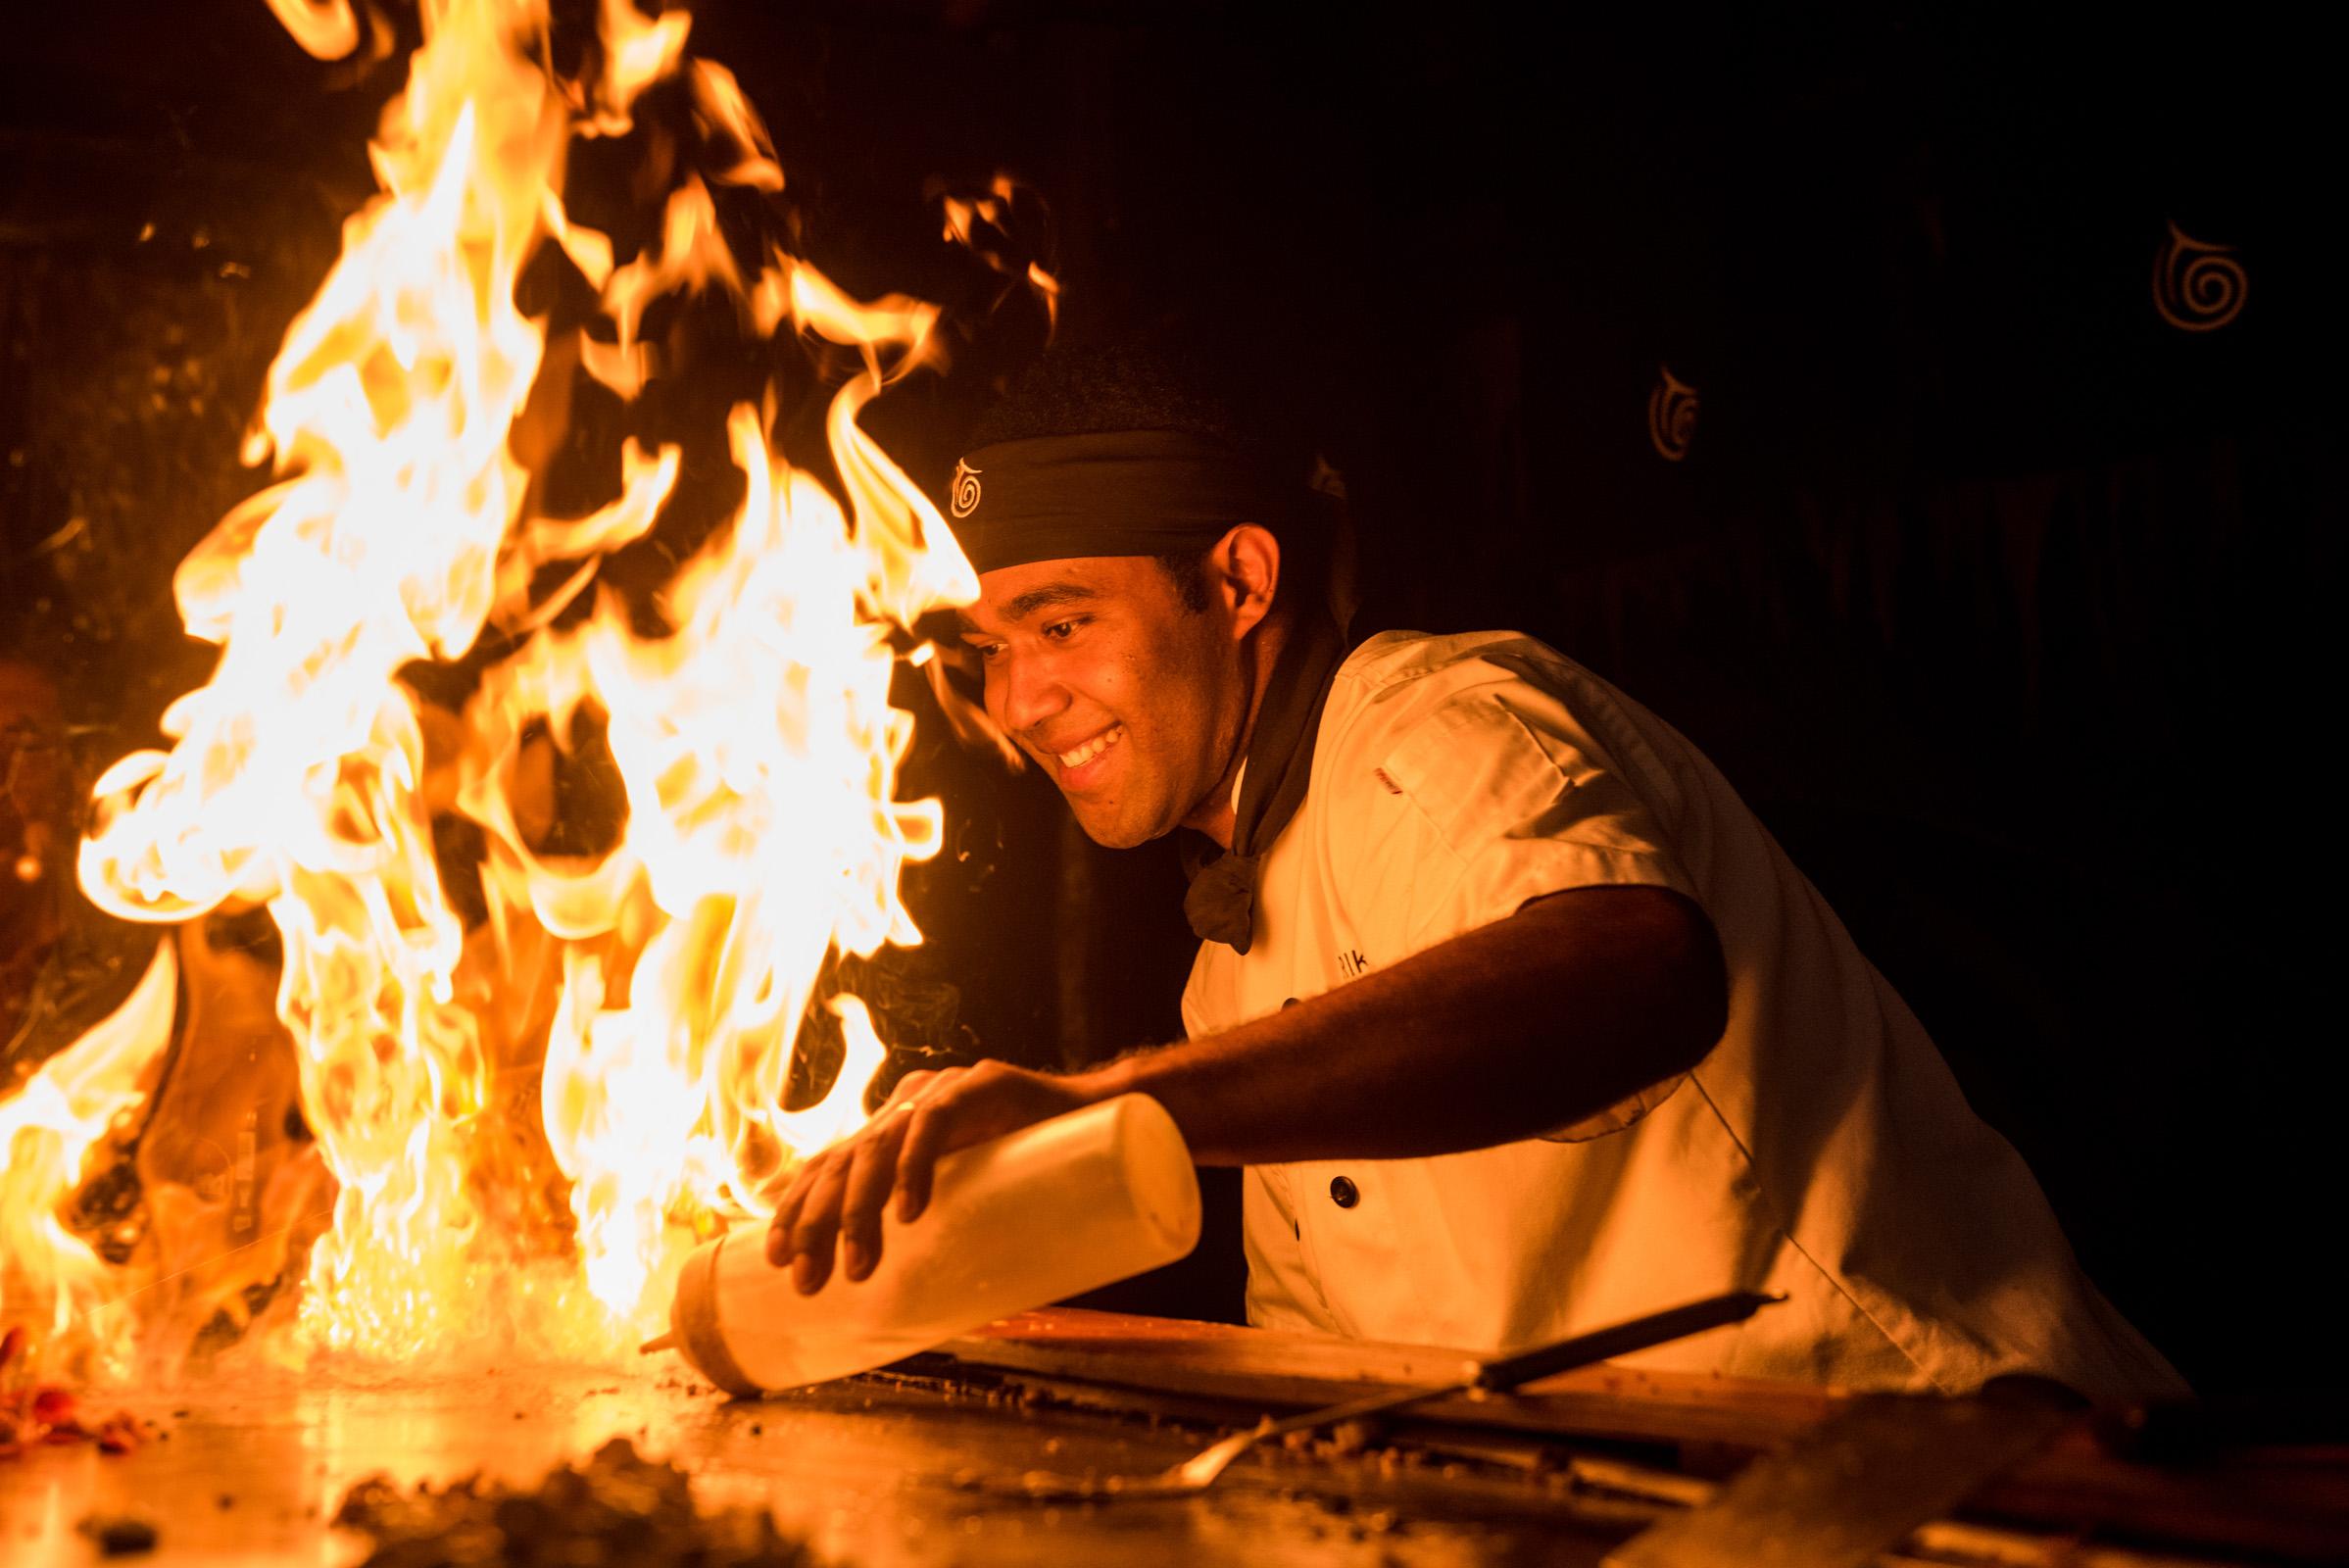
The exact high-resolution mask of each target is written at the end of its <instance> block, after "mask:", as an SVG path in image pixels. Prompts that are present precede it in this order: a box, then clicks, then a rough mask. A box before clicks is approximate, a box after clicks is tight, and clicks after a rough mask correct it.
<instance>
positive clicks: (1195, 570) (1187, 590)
mask: <svg viewBox="0 0 2349 1568" xmlns="http://www.w3.org/2000/svg"><path fill="white" fill-rule="evenodd" d="M1157 562H1158V566H1159V569H1160V570H1162V571H1164V572H1165V573H1166V575H1167V577H1168V579H1169V580H1171V581H1172V582H1173V583H1174V590H1175V599H1176V600H1177V602H1179V603H1180V604H1181V605H1182V607H1183V608H1184V609H1185V610H1186V611H1188V612H1190V613H1192V614H1194V615H1203V614H1205V613H1207V606H1208V605H1209V604H1210V603H1211V602H1212V600H1211V597H1210V596H1211V594H1212V592H1213V590H1212V589H1211V588H1210V587H1209V586H1208V583H1207V552H1206V551H1204V550H1178V551H1176V552H1174V553H1173V554H1172V555H1165V556H1160V557H1158V558H1157ZM1275 597H1278V596H1277V595H1276V596H1275Z"/></svg>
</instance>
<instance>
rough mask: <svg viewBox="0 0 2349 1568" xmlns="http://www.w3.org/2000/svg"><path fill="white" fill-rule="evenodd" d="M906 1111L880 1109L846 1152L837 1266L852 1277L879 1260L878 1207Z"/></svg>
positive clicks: (892, 1177)
mask: <svg viewBox="0 0 2349 1568" xmlns="http://www.w3.org/2000/svg"><path fill="white" fill-rule="evenodd" d="M908 1119H909V1113H908V1112H905V1111H891V1112H886V1113H884V1114H883V1115H882V1116H881V1117H880V1118H879V1119H878V1120H876V1121H875V1122H874V1123H873V1124H872V1125H871V1126H870V1127H868V1128H867V1129H865V1134H864V1136H863V1137H861V1138H859V1139H857V1140H856V1151H855V1152H853V1153H852V1154H851V1155H850V1156H849V1174H848V1183H847V1188H846V1197H845V1199H844V1200H843V1201H842V1204H841V1212H840V1267H841V1271H842V1272H843V1273H845V1274H846V1275H848V1277H849V1278H850V1279H852V1280H860V1279H863V1278H865V1277H866V1276H868V1275H870V1274H871V1273H872V1271H873V1268H874V1266H875V1265H876V1264H878V1263H879V1262H880V1261H881V1208H882V1205H883V1204H885V1203H887V1202H888V1201H889V1189H890V1186H891V1185H892V1184H893V1183H894V1182H895V1181H896V1179H897V1166H898V1148H899V1146H900V1145H902V1144H903V1143H904V1142H905V1123H906V1121H907V1120H908Z"/></svg>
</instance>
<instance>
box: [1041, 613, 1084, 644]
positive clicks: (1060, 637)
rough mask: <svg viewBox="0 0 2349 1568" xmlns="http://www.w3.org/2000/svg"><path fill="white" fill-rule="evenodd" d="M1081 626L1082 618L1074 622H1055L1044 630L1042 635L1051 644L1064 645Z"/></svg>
mask: <svg viewBox="0 0 2349 1568" xmlns="http://www.w3.org/2000/svg"><path fill="white" fill-rule="evenodd" d="M1083 624H1084V621H1083V618H1082V617H1079V618H1077V619H1075V620H1055V621H1053V622H1052V624H1051V625H1049V626H1047V627H1045V628H1044V635H1045V636H1046V637H1048V638H1050V639H1051V640H1052V641H1053V642H1056V643H1064V642H1066V641H1068V639H1069V638H1071V637H1073V636H1075V635H1076V632H1077V628H1078V627H1079V626H1080V625H1083Z"/></svg>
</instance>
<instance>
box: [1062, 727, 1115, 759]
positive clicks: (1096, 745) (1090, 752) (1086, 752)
mask: <svg viewBox="0 0 2349 1568" xmlns="http://www.w3.org/2000/svg"><path fill="white" fill-rule="evenodd" d="M1125 738H1126V727H1125V726H1124V725H1123V724H1119V725H1116V726H1114V727H1112V728H1110V729H1106V730H1103V731H1102V732H1101V734H1099V735H1096V736H1095V737H1093V739H1091V740H1089V741H1087V742H1086V743H1085V744H1084V745H1082V746H1080V747H1078V748H1077V749H1076V750H1075V751H1073V752H1062V753H1061V754H1060V765H1061V766H1062V767H1083V766H1084V765H1085V764H1086V763H1087V762H1090V761H1092V760H1094V759H1095V758H1097V757H1099V756H1101V753H1103V752H1105V751H1107V750H1108V749H1109V748H1110V747H1112V746H1115V745H1116V744H1117V743H1118V742H1119V741H1122V740H1124V739H1125Z"/></svg>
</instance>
